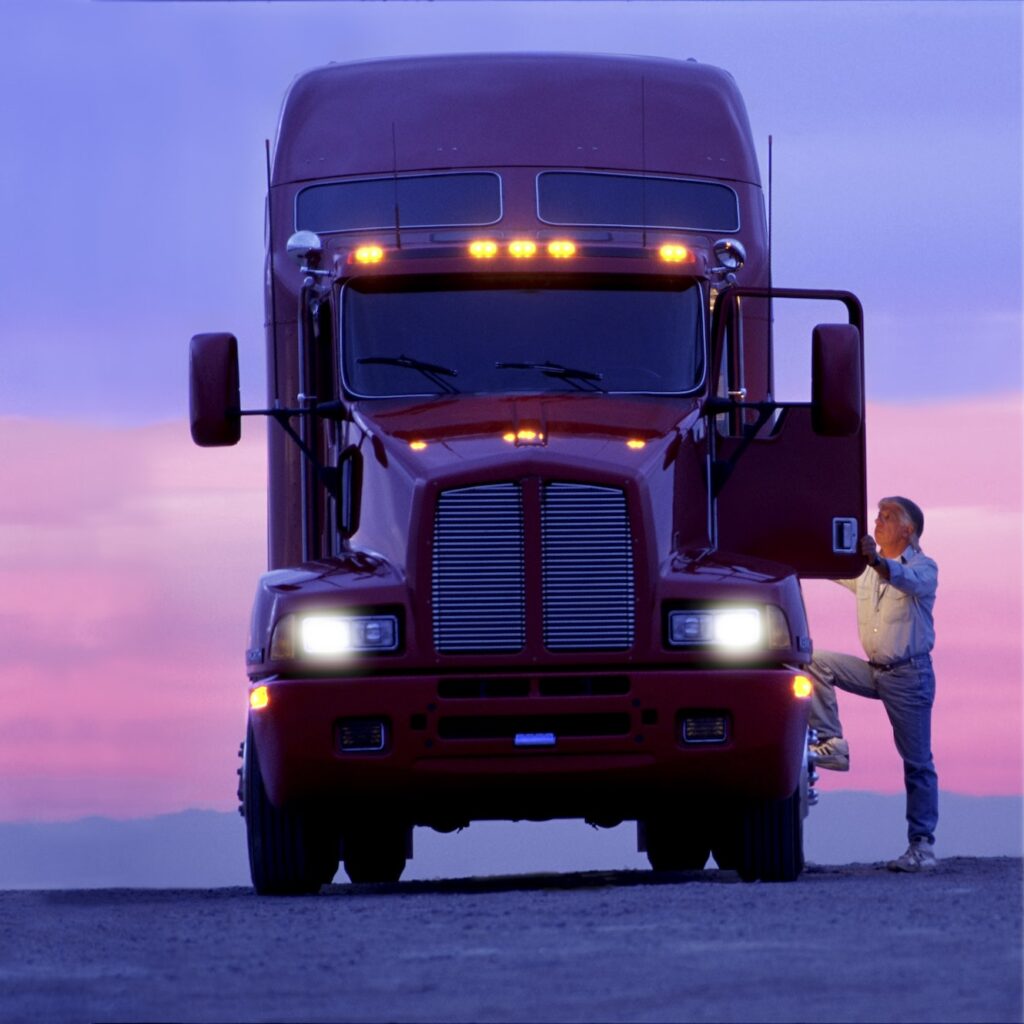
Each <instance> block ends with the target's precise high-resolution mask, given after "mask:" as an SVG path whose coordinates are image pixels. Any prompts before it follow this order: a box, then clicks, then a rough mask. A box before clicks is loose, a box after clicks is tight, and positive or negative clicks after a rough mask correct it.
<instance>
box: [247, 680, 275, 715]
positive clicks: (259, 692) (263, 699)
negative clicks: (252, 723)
mask: <svg viewBox="0 0 1024 1024" xmlns="http://www.w3.org/2000/svg"><path fill="white" fill-rule="evenodd" d="M268 704H270V691H269V690H268V689H267V688H266V687H265V686H257V687H256V689H255V690H250V691H249V707H251V708H252V709H253V711H259V710H261V709H262V708H265V707H267V705H268Z"/></svg>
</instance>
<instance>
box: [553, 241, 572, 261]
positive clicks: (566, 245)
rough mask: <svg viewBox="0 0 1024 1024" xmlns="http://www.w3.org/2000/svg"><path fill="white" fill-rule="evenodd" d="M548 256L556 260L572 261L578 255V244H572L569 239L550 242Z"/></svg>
mask: <svg viewBox="0 0 1024 1024" xmlns="http://www.w3.org/2000/svg"><path fill="white" fill-rule="evenodd" d="M548 255H549V256H551V257H553V258H554V259H556V260H568V259H572V257H573V256H575V255H576V243H575V242H570V241H569V239H568V238H556V239H555V240H554V241H553V242H548Z"/></svg>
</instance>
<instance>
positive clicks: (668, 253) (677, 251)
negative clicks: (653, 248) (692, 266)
mask: <svg viewBox="0 0 1024 1024" xmlns="http://www.w3.org/2000/svg"><path fill="white" fill-rule="evenodd" d="M658 256H659V257H660V258H661V259H662V260H663V261H664V262H665V263H692V262H693V253H692V252H690V250H689V249H687V247H686V246H685V245H680V244H679V243H678V242H666V243H665V244H664V245H662V246H660V247H659V249H658Z"/></svg>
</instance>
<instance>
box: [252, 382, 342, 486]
mask: <svg viewBox="0 0 1024 1024" xmlns="http://www.w3.org/2000/svg"><path fill="white" fill-rule="evenodd" d="M344 411H345V406H344V404H343V403H342V402H324V403H323V404H322V405H317V406H314V407H313V408H311V409H289V408H286V407H283V406H282V407H280V408H275V409H240V410H239V412H238V415H240V416H269V417H270V418H271V419H272V420H274V421H275V422H276V423H277V424H278V426H279V427H280V428H281V429H282V430H283V431H284V432H285V433H286V434H287V435H288V436H289V437H290V438H291V439H292V440H293V441H294V442H295V444H296V445H297V446H298V448H299V451H301V452H302V454H303V456H304V457H305V459H306V461H307V462H308V463H309V465H310V466H311V467H312V468H313V472H314V473H315V474H316V478H317V479H318V480H319V481H320V483H321V484H323V486H324V487H325V488H326V489H327V492H328V493H329V494H330V495H331V496H332V497H333V498H335V500H337V498H338V483H339V480H340V474H339V473H338V470H337V469H334V468H333V467H331V466H325V465H324V464H323V463H322V462H321V461H320V460H319V459H318V458H317V456H316V453H315V452H314V451H313V450H312V448H310V447H309V445H308V444H306V442H305V441H303V439H302V436H301V435H300V434H299V432H298V431H297V430H296V429H295V428H294V427H293V426H292V425H291V423H290V420H291V418H292V417H293V416H320V417H323V418H324V419H335V418H336V416H335V414H336V413H339V412H340V413H342V416H341V417H340V418H342V419H344Z"/></svg>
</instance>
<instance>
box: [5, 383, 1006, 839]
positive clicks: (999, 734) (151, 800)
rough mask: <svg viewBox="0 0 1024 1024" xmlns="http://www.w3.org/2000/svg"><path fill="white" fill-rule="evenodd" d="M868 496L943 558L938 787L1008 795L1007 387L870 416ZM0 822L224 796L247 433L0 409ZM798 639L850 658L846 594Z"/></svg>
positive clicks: (817, 586) (857, 760)
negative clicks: (207, 441) (6, 415)
mask: <svg viewBox="0 0 1024 1024" xmlns="http://www.w3.org/2000/svg"><path fill="white" fill-rule="evenodd" d="M869 424H870V433H869V483H870V493H871V499H872V501H875V500H877V498H879V497H882V496H884V495H885V494H889V493H893V492H896V493H905V494H907V495H908V496H910V497H913V498H914V499H915V500H917V501H919V502H920V504H921V505H922V506H923V507H924V509H925V511H926V514H927V520H928V522H927V528H926V531H925V548H926V550H927V551H928V552H929V553H930V554H932V555H933V556H934V557H935V558H936V559H937V561H938V562H939V566H940V573H941V583H940V591H939V600H938V603H937V607H936V619H937V624H938V635H939V642H938V645H937V648H936V657H935V662H936V669H937V676H938V685H939V696H938V702H937V705H936V712H935V744H934V745H935V754H936V758H937V763H938V769H939V773H940V779H941V782H942V785H943V787H944V788H946V789H950V790H954V791H959V792H966V793H1019V792H1021V756H1020V732H1021V728H1020V727H1021V629H1020V625H1021V594H1020V567H1021V542H1020V528H1019V516H1020V510H1021V493H1020V492H1021V479H1020V437H1021V434H1020V426H1021V401H1020V399H1019V398H1017V397H1012V398H1009V397H1008V398H1000V399H993V400H986V401H980V400H979V401H969V402H948V403H935V404H932V405H926V406H925V405H918V406H912V407H899V408H896V407H888V406H875V407H873V408H872V409H871V410H870V418H869ZM0 445H2V448H3V451H4V452H5V459H4V463H3V469H2V471H0V472H2V480H0V635H2V636H3V637H4V644H5V655H6V657H5V667H4V675H3V684H2V694H3V698H4V699H3V701H2V702H0V820H3V819H18V818H34V819H40V820H46V819H55V818H75V817H81V816H83V815H88V814H108V815H114V816H133V815H144V814H155V813H160V812H165V811H174V810H180V809H183V808H186V807H211V808H219V809H229V808H231V807H233V806H234V802H235V801H234V779H235V776H234V769H235V767H236V766H237V763H238V762H237V759H236V758H235V751H236V749H237V746H238V742H239V740H240V739H241V736H242V729H243V726H244V700H243V698H244V692H245V689H244V683H245V672H244V664H243V659H242V655H243V651H244V647H245V641H246V627H247V621H248V610H249V606H250V602H251V599H252V595H253V591H254V587H255V583H256V579H257V576H258V575H259V573H260V572H261V571H262V569H263V565H264V551H265V539H264V523H265V495H264V487H265V468H264V446H263V432H262V431H261V430H259V429H253V428H252V427H250V428H249V429H248V430H247V431H246V434H245V438H244V440H243V442H242V444H241V445H240V446H239V447H238V448H236V449H228V450H224V451H218V450H205V451H200V450H198V449H196V448H195V447H193V445H192V443H191V441H190V439H189V436H188V430H187V427H186V426H185V425H184V424H179V423H168V424H159V425H155V426H150V427H144V428H138V429H134V430H117V429H110V428H103V427H97V426H83V425H71V424H60V423H52V422H46V421H33V420H26V419H6V420H4V419H0ZM806 600H807V607H808V613H809V615H810V618H811V628H812V633H813V635H814V638H815V643H816V645H817V646H818V647H821V648H833V649H840V650H849V651H857V650H858V645H857V636H856V628H855V623H854V611H853V602H852V600H851V599H850V595H849V594H848V593H847V592H846V591H844V590H843V589H842V588H840V587H837V586H835V585H834V584H831V583H824V582H811V583H809V584H808V585H807V587H806ZM843 714H844V721H845V725H846V727H847V734H848V736H849V738H850V741H851V746H852V747H853V751H854V760H853V770H852V771H851V772H850V773H849V775H845V776H843V775H835V774H834V773H832V774H830V775H829V776H827V777H826V778H825V779H823V787H822V788H823V789H825V790H826V791H827V790H828V789H829V788H855V789H874V790H881V791H887V792H896V791H898V790H900V789H901V788H902V771H901V766H900V763H899V759H898V758H897V756H896V754H895V751H894V750H893V747H892V740H891V736H890V733H889V726H888V722H887V721H886V720H885V715H884V712H883V711H882V708H881V706H880V705H878V704H876V703H874V702H869V701H863V700H857V699H856V698H848V699H847V700H845V701H844V703H843Z"/></svg>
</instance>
